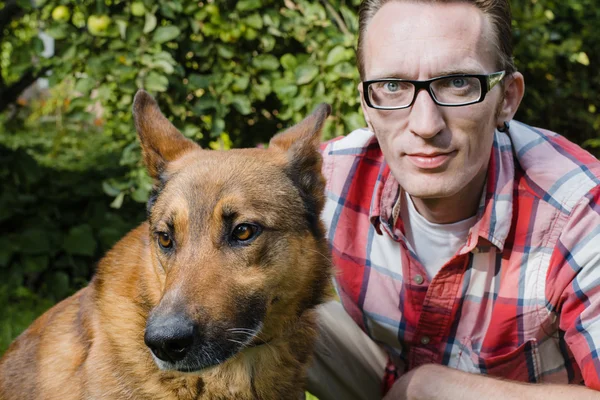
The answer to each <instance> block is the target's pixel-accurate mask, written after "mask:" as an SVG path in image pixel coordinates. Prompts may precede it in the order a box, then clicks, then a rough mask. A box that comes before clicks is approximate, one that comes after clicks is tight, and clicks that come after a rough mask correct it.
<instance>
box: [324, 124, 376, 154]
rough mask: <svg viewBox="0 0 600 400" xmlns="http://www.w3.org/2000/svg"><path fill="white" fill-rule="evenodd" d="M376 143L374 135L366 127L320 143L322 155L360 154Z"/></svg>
mask: <svg viewBox="0 0 600 400" xmlns="http://www.w3.org/2000/svg"><path fill="white" fill-rule="evenodd" d="M374 145H377V142H376V139H375V135H374V134H373V132H371V131H370V130H369V129H367V128H361V129H356V130H354V131H352V132H350V133H349V134H348V135H346V136H340V137H337V138H335V139H331V140H329V141H327V142H324V143H323V144H322V145H321V150H322V152H323V157H335V156H361V155H364V154H365V153H366V152H367V151H368V149H369V148H372V147H373V146H374Z"/></svg>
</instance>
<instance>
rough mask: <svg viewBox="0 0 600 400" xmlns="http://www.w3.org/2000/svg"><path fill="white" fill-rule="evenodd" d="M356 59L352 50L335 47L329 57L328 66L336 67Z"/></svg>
mask: <svg viewBox="0 0 600 400" xmlns="http://www.w3.org/2000/svg"><path fill="white" fill-rule="evenodd" d="M353 57H354V52H353V51H352V50H349V49H346V48H345V47H344V46H335V47H334V48H333V49H331V51H330V52H329V54H328V55H327V61H326V62H325V64H326V65H335V64H338V63H340V62H342V61H347V60H350V59H351V58H353Z"/></svg>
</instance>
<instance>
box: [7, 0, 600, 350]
mask: <svg viewBox="0 0 600 400" xmlns="http://www.w3.org/2000/svg"><path fill="white" fill-rule="evenodd" d="M33 3H35V4H37V6H36V7H33V6H32V5H31V4H32V2H30V1H29V0H8V1H0V78H1V79H0V122H1V125H0V179H1V180H2V193H0V229H2V230H3V232H4V233H3V236H2V237H0V282H6V283H2V284H0V309H2V310H3V312H2V313H0V326H2V330H1V331H0V353H1V352H2V351H3V349H4V348H5V347H6V344H7V343H8V342H9V341H10V340H11V339H12V338H13V337H14V336H15V335H16V334H17V333H18V332H19V331H20V330H21V329H23V328H24V327H25V326H27V325H28V323H29V321H30V320H32V319H33V318H34V317H35V316H36V315H37V314H38V312H41V311H42V310H43V309H45V308H46V307H48V306H49V305H50V304H52V303H53V302H54V301H57V300H59V299H61V298H63V297H64V296H66V295H68V294H70V293H72V292H73V291H75V290H76V289H77V288H79V287H81V286H83V285H84V284H85V283H86V282H87V280H88V278H89V277H90V275H91V273H92V272H91V271H92V266H93V265H94V263H95V262H96V261H97V260H98V259H99V257H101V256H102V254H103V253H104V252H105V251H106V249H107V248H109V247H110V245H111V244H112V243H114V241H115V240H117V239H118V238H119V237H120V236H122V235H123V234H124V232H126V231H127V230H128V229H130V228H131V227H133V226H134V225H136V224H137V223H139V221H141V220H142V219H143V217H144V214H143V213H144V206H143V203H144V202H145V201H146V199H147V196H148V192H149V190H150V188H151V182H150V180H149V178H148V176H147V174H146V173H145V171H144V169H143V167H142V165H141V163H140V154H139V146H138V144H137V142H136V137H135V131H134V129H133V126H132V121H131V111H130V110H131V103H132V99H133V95H134V94H135V91H136V90H137V89H138V88H140V87H144V88H145V89H146V90H148V91H150V92H151V93H152V94H154V95H155V96H156V97H157V99H158V101H159V103H160V105H161V108H162V109H163V111H164V113H165V114H166V115H167V116H169V118H171V119H172V121H173V123H174V124H175V125H176V126H177V127H178V128H179V129H180V130H181V131H182V132H183V133H184V134H185V135H186V136H188V137H190V138H192V139H194V140H196V141H198V142H199V143H200V144H201V145H203V146H204V147H210V148H229V147H232V146H235V147H239V146H255V145H259V144H261V143H264V142H266V141H267V140H268V139H269V138H270V137H271V136H272V135H273V134H274V133H275V132H276V131H278V130H280V129H283V128H285V127H287V126H289V125H291V124H293V123H295V122H297V121H298V120H300V119H301V118H302V117H303V116H305V115H306V114H307V113H309V112H310V111H312V109H313V108H314V107H315V105H316V104H318V103H320V102H327V103H330V104H331V105H332V106H333V116H332V117H330V119H329V120H328V123H327V125H326V129H325V137H326V138H330V137H333V136H338V135H342V134H345V133H347V132H349V131H351V130H353V129H355V128H357V127H361V126H363V125H364V122H363V119H362V114H361V111H360V107H359V105H360V102H359V97H358V91H357V89H356V88H357V84H358V80H359V78H358V72H357V70H356V67H355V60H354V47H355V44H356V37H357V29H358V23H357V17H356V10H357V6H358V3H359V0H321V1H314V0H311V1H309V0H284V1H283V2H282V1H275V0H241V1H233V0H220V1H218V2H217V1H197V0H196V1H191V0H168V1H157V0H137V1H134V2H130V1H125V0H81V1H80V0H78V1H75V0H45V1H42V0H38V1H36V2H33ZM512 4H513V12H514V16H515V21H514V34H515V58H516V61H517V66H518V68H519V69H520V70H521V71H522V72H523V73H524V74H525V77H526V83H527V91H526V95H525V99H524V102H523V104H522V106H521V108H520V111H519V113H518V115H517V117H518V119H520V120H522V121H523V122H526V123H530V124H533V125H537V126H543V127H546V128H549V129H552V130H556V131H557V132H559V133H562V134H565V135H566V136H568V137H569V138H571V139H572V140H574V141H576V142H579V143H583V142H586V143H587V144H589V145H594V144H599V145H600V139H599V138H598V134H597V133H596V132H597V130H598V128H599V127H600V116H599V114H598V112H597V107H599V105H598V104H596V103H597V99H598V95H597V93H598V92H599V91H600V75H598V74H597V72H596V71H597V66H598V65H600V40H598V34H597V30H596V27H597V26H599V25H600V11H598V10H599V7H597V6H598V4H597V1H595V0H581V1H575V0H566V1H554V0H537V1H534V0H512ZM38 31H43V32H45V33H46V34H48V35H50V36H52V37H53V38H55V40H56V43H55V51H54V53H55V55H54V56H52V57H46V56H45V55H44V54H45V53H44V47H45V46H44V44H43V42H42V40H41V39H40V38H39V37H38ZM47 73H50V75H49V76H48V79H49V82H50V91H48V92H45V91H42V95H41V96H40V97H38V96H36V95H29V94H25V95H23V96H21V97H20V98H19V94H20V93H21V92H22V89H23V88H24V87H26V86H27V85H28V84H29V83H31V82H33V81H34V80H35V79H36V78H37V77H38V76H45V75H46V74H47ZM9 103H11V104H12V105H10V106H9ZM2 111H4V112H2ZM25 311H27V312H25Z"/></svg>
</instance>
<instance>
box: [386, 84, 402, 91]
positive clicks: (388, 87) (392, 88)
mask: <svg viewBox="0 0 600 400" xmlns="http://www.w3.org/2000/svg"><path fill="white" fill-rule="evenodd" d="M384 87H385V89H386V90H387V91H388V92H396V91H398V89H399V88H400V85H398V82H386V84H385V85H384Z"/></svg>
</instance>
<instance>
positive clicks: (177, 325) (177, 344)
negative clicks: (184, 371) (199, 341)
mask: <svg viewBox="0 0 600 400" xmlns="http://www.w3.org/2000/svg"><path fill="white" fill-rule="evenodd" d="M144 342H145V343H146V346H148V347H149V348H150V350H152V352H153V353H154V355H155V356H156V357H158V358H160V359H161V360H163V361H170V362H175V361H180V360H183V358H184V357H185V356H186V354H187V353H188V351H189V350H190V348H191V347H192V345H193V343H194V323H193V322H192V321H191V320H190V319H189V318H187V317H186V316H184V315H167V316H164V317H156V318H151V319H150V320H149V321H148V323H147V325H146V332H145V334H144Z"/></svg>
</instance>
